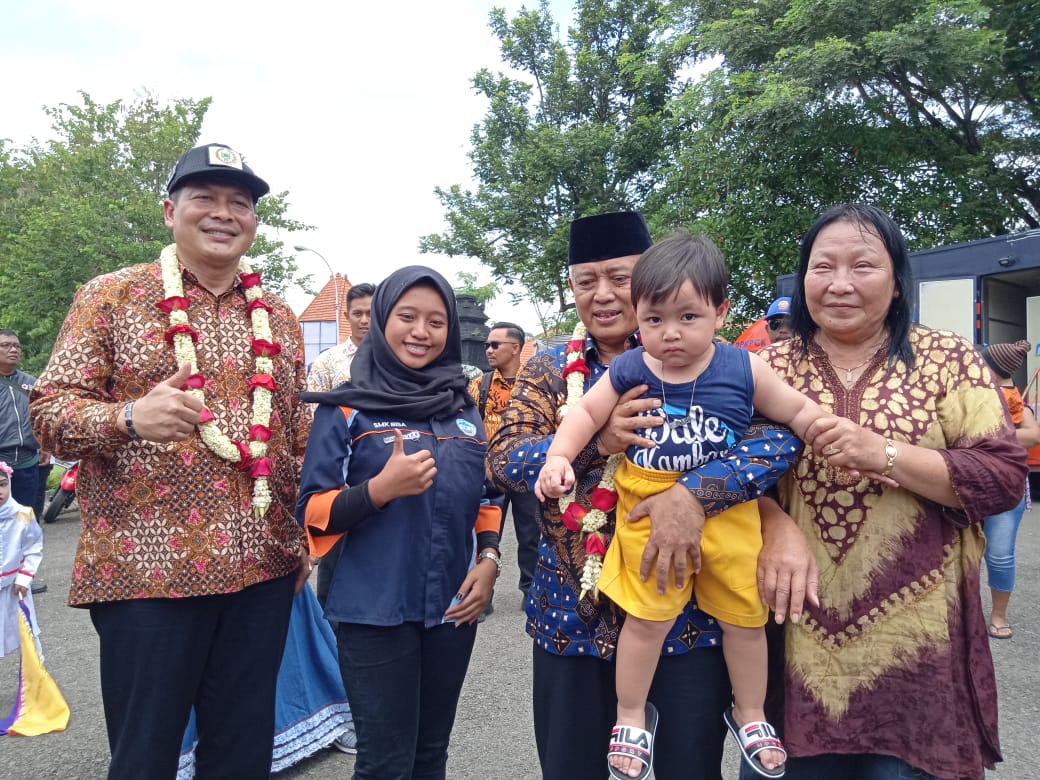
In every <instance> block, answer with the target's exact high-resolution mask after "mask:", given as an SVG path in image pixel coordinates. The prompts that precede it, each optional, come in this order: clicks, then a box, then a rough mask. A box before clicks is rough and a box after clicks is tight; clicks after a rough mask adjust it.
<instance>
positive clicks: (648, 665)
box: [610, 615, 674, 777]
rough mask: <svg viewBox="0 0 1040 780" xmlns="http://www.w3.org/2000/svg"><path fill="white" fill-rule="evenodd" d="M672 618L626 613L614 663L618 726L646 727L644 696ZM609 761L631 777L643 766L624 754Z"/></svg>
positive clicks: (612, 757) (648, 691)
mask: <svg viewBox="0 0 1040 780" xmlns="http://www.w3.org/2000/svg"><path fill="white" fill-rule="evenodd" d="M673 622H674V621H671V620H644V619H643V618H637V617H633V616H632V615H629V616H628V617H627V618H625V625H624V626H623V627H622V629H621V635H620V636H619V637H618V647H617V657H616V658H615V660H614V662H615V664H617V668H616V669H615V674H616V681H615V686H616V687H617V700H618V706H617V722H618V724H619V725H625V726H637V727H639V728H641V729H642V728H646V697H647V695H648V694H649V693H650V684H651V683H652V682H653V679H654V672H656V671H657V662H658V659H660V657H661V646H662V645H663V644H664V639H665V637H666V636H668V630H669V629H670V628H671V627H672V624H673ZM610 763H611V765H612V766H614V767H615V768H617V769H620V770H621V771H622V772H624V773H625V774H627V775H629V776H630V777H637V776H638V775H639V772H640V770H641V769H642V765H641V764H640V762H639V761H636V760H634V759H631V758H627V757H619V756H611V758H610Z"/></svg>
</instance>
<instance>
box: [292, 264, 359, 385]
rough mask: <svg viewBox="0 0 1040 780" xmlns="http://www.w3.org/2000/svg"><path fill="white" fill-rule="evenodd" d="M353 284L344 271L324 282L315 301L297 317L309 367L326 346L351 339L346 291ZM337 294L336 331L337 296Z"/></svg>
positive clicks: (332, 345)
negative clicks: (301, 330) (337, 330)
mask: <svg viewBox="0 0 1040 780" xmlns="http://www.w3.org/2000/svg"><path fill="white" fill-rule="evenodd" d="M352 286H353V285H352V284H351V283H350V279H348V278H347V277H346V276H344V275H343V274H336V277H335V279H332V278H330V279H329V280H328V281H327V282H325V286H324V287H322V288H321V290H320V291H319V292H318V294H317V295H316V296H314V300H313V301H311V302H310V303H309V304H308V305H307V308H306V309H304V310H303V311H302V312H301V313H300V316H299V317H298V318H297V319H299V320H300V327H301V328H302V329H303V346H304V352H305V356H304V360H305V362H306V364H307V365H308V366H310V364H311V363H313V362H314V358H316V357H318V355H320V354H321V353H322V352H324V351H325V350H326V349H328V348H329V347H334V346H335V345H336V344H341V343H343V342H344V341H346V340H347V339H348V338H350V322H349V321H348V319H347V293H348V292H350V288H351V287H352ZM337 293H338V295H339V333H337V332H336V296H337Z"/></svg>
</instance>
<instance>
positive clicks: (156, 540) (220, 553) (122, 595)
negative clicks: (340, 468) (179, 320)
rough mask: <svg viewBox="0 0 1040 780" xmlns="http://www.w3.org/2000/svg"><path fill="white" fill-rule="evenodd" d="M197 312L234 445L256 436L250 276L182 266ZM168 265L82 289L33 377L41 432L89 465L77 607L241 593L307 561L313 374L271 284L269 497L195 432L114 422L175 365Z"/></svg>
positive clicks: (209, 401)
mask: <svg viewBox="0 0 1040 780" xmlns="http://www.w3.org/2000/svg"><path fill="white" fill-rule="evenodd" d="M182 273H183V280H184V295H185V296H187V297H188V298H189V299H190V300H191V305H190V307H189V309H188V318H189V321H190V323H191V325H192V327H193V328H195V329H196V330H197V331H198V332H199V334H200V335H199V339H198V341H197V343H196V352H197V356H198V370H199V372H200V373H202V374H203V375H204V376H205V377H206V384H205V393H206V406H207V408H209V409H210V410H211V411H212V412H213V414H214V415H215V417H216V421H217V424H218V425H220V427H221V429H222V430H223V431H224V433H225V434H227V435H228V436H229V437H230V438H231V439H232V440H234V441H248V438H249V426H250V424H251V422H252V400H251V399H252V394H251V392H250V389H249V385H248V382H249V379H250V378H251V377H252V376H253V374H255V373H256V368H255V363H254V355H253V351H252V347H251V343H252V338H253V334H252V325H251V321H250V316H249V314H248V312H247V310H246V300H245V293H244V290H243V287H242V284H241V280H240V279H236V281H235V284H234V286H233V287H232V288H231V289H230V290H228V291H226V292H224V293H223V294H221V295H214V294H213V293H211V292H210V291H208V290H207V289H205V288H204V287H202V286H201V285H200V284H199V282H198V280H197V279H196V278H195V276H194V275H193V274H192V273H191V272H190V271H188V270H186V269H184V268H183V266H182ZM164 297H165V294H164V292H163V284H162V276H161V273H160V268H159V263H158V262H155V263H150V264H145V265H137V266H132V267H130V268H124V269H121V270H119V271H116V272H114V273H111V274H106V275H104V276H100V277H97V278H95V279H93V280H91V281H90V282H88V283H87V284H85V285H84V286H83V287H82V288H81V289H80V290H79V292H78V293H77V294H76V297H75V300H74V301H73V303H72V307H71V309H70V310H69V313H68V316H67V318H66V320H65V324H64V325H63V326H62V329H61V332H60V333H59V335H58V340H57V343H56V344H55V346H54V351H53V353H52V354H51V358H50V363H49V364H48V366H47V368H46V369H45V370H44V372H43V374H42V375H41V376H40V378H39V380H38V381H37V383H36V387H35V389H34V391H33V395H32V399H33V403H32V417H33V428H34V431H35V433H36V436H37V438H38V439H39V440H40V441H41V442H42V443H44V447H45V449H47V450H48V451H51V452H53V453H54V454H56V455H57V456H58V457H60V458H67V459H79V460H81V461H82V463H81V467H80V473H79V479H78V482H77V485H76V491H77V499H78V501H79V507H80V512H81V515H82V526H81V532H80V540H79V547H78V549H77V550H76V558H75V564H74V567H73V572H72V591H71V594H70V597H69V604H70V605H72V606H89V605H91V604H95V603H99V602H107V601H122V600H126V599H134V598H159V597H182V596H201V595H209V594H218V593H230V592H234V591H238V590H241V589H243V588H245V587H247V586H249V585H252V584H255V583H258V582H263V581H265V580H270V579H274V578H276V577H280V576H283V575H286V574H288V573H289V572H291V571H293V570H294V569H295V568H296V567H297V566H298V564H299V554H300V550H301V547H302V544H303V535H302V532H301V529H300V528H299V526H298V525H297V524H296V521H295V519H294V517H293V508H294V505H295V502H296V491H297V485H298V482H299V473H300V464H301V462H302V458H303V450H304V447H305V445H306V441H307V434H308V432H309V427H310V408H309V405H308V404H301V403H300V402H299V392H300V391H301V390H302V389H303V387H304V382H305V371H304V362H303V344H302V339H301V335H300V326H299V323H298V322H297V320H296V318H295V317H294V316H293V314H292V312H291V311H290V310H289V308H288V306H287V305H286V304H285V302H284V301H282V300H281V299H279V298H278V297H277V296H274V295H272V294H270V293H265V294H264V300H265V301H266V302H267V303H268V304H269V305H270V306H271V307H272V310H271V312H270V322H271V331H272V337H273V338H272V340H273V341H275V342H277V343H279V344H280V345H281V352H280V353H279V354H278V355H277V356H275V357H274V368H273V370H272V372H271V373H272V375H273V377H274V380H275V382H276V385H277V390H276V392H275V393H274V394H273V402H272V414H271V422H270V429H271V433H272V437H271V440H270V441H269V442H268V457H269V459H270V463H271V468H272V472H273V473H272V475H271V476H270V477H269V478H268V479H269V484H270V491H271V498H272V503H271V506H270V507H269V508H268V510H267V513H266V514H265V516H264V517H262V518H259V517H257V516H256V515H255V513H254V510H253V507H252V491H253V480H252V478H251V477H249V476H248V475H247V474H245V473H243V472H241V471H239V470H238V469H237V468H236V466H235V464H233V463H230V462H228V461H226V460H224V459H223V458H221V457H220V456H218V455H216V454H215V453H213V452H212V451H210V449H209V448H208V447H207V446H206V444H205V443H204V442H203V441H202V440H201V438H200V437H199V434H198V431H197V430H196V432H195V433H194V434H193V435H192V436H191V437H189V438H188V439H186V440H184V441H179V442H169V443H156V442H150V441H144V440H142V439H134V440H131V439H130V438H129V437H128V436H127V435H126V434H124V433H122V432H121V431H120V430H119V429H118V428H117V427H116V421H117V420H118V417H119V415H121V414H123V407H124V405H125V403H126V402H127V401H128V400H131V399H138V398H141V397H142V396H144V395H145V394H146V393H147V392H148V391H149V390H150V389H151V388H153V387H154V386H155V385H156V384H158V383H159V382H162V381H165V380H166V379H168V378H169V377H170V376H172V375H173V374H174V373H175V372H176V371H177V359H176V356H175V354H174V349H173V346H172V345H171V344H169V343H167V341H166V340H165V338H164V334H165V331H166V329H167V328H168V327H169V324H170V323H169V317H168V315H167V314H164V313H163V312H162V311H161V310H160V309H159V308H158V307H157V305H156V304H157V303H158V302H159V301H160V300H162V299H163V298H164Z"/></svg>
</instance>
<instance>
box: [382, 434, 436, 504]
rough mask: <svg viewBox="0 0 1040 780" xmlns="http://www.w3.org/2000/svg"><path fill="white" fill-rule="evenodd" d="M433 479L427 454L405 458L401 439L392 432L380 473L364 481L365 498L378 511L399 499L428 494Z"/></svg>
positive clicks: (433, 464) (431, 460)
mask: <svg viewBox="0 0 1040 780" xmlns="http://www.w3.org/2000/svg"><path fill="white" fill-rule="evenodd" d="M435 476H437V463H436V461H435V460H434V458H433V455H432V454H431V453H430V451H429V450H419V451H418V452H415V453H412V454H411V455H406V454H405V451H404V438H403V437H402V436H401V432H400V431H399V430H394V448H393V450H392V451H391V453H390V457H389V458H388V459H387V461H386V465H385V466H383V469H382V471H380V472H379V473H378V474H376V475H375V476H374V477H372V479H370V480H369V481H368V497H369V499H371V501H372V503H373V504H375V505H376V506H377V507H380V508H382V507H383V506H385V505H386V504H388V503H389V502H390V501H392V500H393V499H395V498H400V497H401V496H417V495H419V494H420V493H422V492H424V491H426V490H429V489H430V486H431V485H433V478H434V477H435Z"/></svg>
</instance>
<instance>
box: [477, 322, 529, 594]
mask: <svg viewBox="0 0 1040 780" xmlns="http://www.w3.org/2000/svg"><path fill="white" fill-rule="evenodd" d="M523 347H524V330H523V328H521V327H520V326H519V325H515V324H513V323H512V322H498V323H495V325H494V327H492V328H491V332H490V333H489V334H488V337H487V341H485V342H484V351H485V354H486V355H487V362H488V365H489V366H491V370H490V371H487V372H485V373H484V376H483V377H482V378H479V379H475V380H473V382H472V383H470V388H469V392H470V395H472V396H473V398H474V399H476V401H477V408H478V409H479V410H480V416H481V417H482V418H483V420H484V430H485V431H486V432H487V436H488V440H489V441H490V440H491V437H492V436H493V435H494V433H495V431H497V430H498V426H499V424H500V423H501V422H502V412H503V411H505V408H506V407H507V406H508V405H509V396H510V393H511V392H512V390H513V383H514V382H515V381H516V374H517V372H518V371H519V370H520V350H521V349H523ZM506 507H510V508H511V509H512V511H513V528H514V529H515V531H516V562H517V565H518V566H519V568H520V582H519V587H520V590H521V591H522V592H523V594H524V598H526V597H527V591H528V590H529V589H530V587H531V577H532V576H533V574H534V566H535V563H536V562H537V561H538V521H537V520H536V519H535V512H536V511H537V509H538V499H537V498H535V495H534V494H533V493H529V492H525V493H516V492H514V491H506V493H505V504H504V505H503V506H502V522H503V527H504V525H505V517H506ZM502 530H503V529H502V528H500V529H499V533H500V534H501V532H502ZM491 611H492V607H491V602H488V608H487V610H486V612H487V614H490V613H491Z"/></svg>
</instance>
